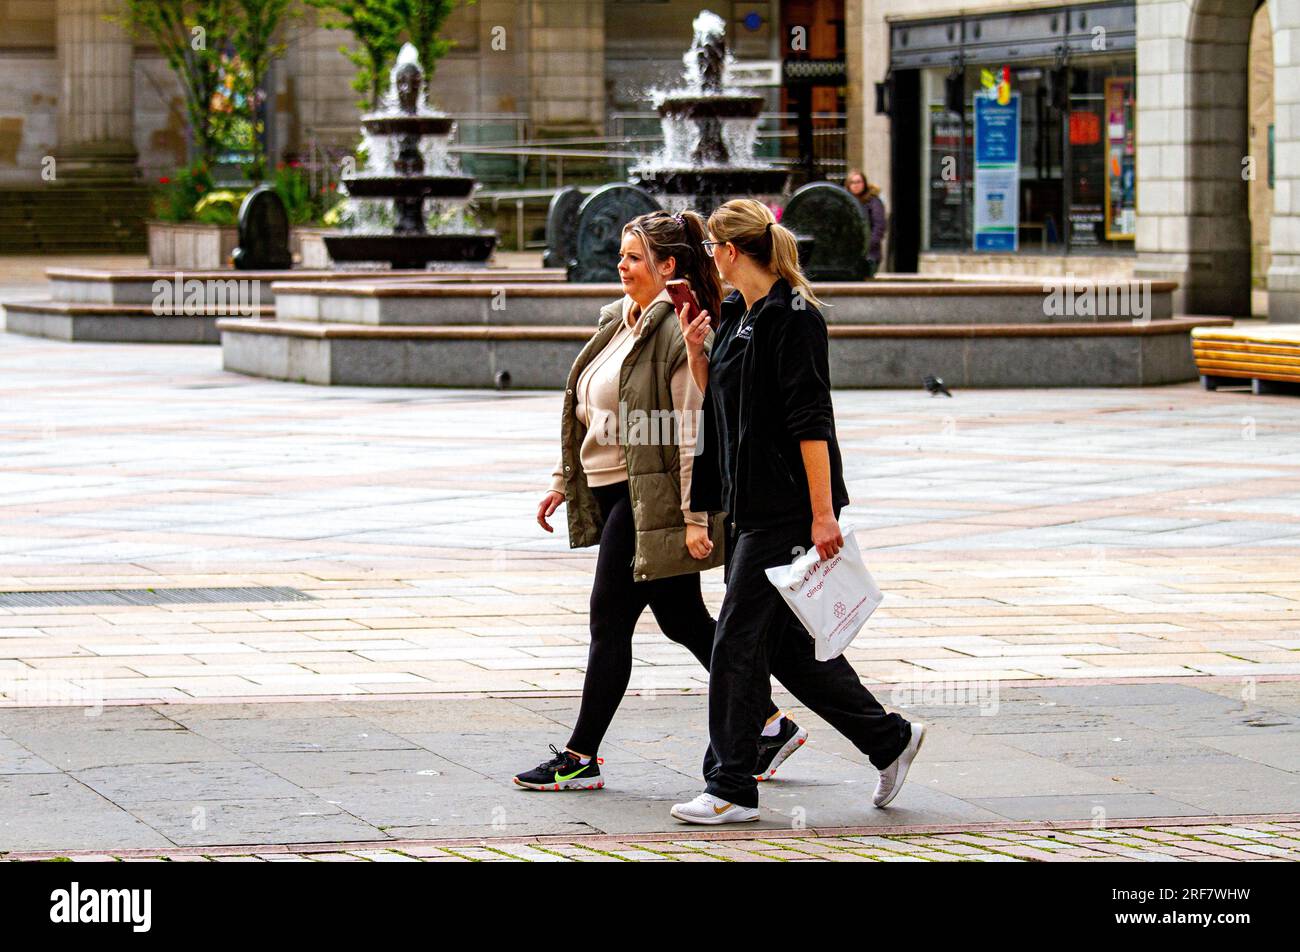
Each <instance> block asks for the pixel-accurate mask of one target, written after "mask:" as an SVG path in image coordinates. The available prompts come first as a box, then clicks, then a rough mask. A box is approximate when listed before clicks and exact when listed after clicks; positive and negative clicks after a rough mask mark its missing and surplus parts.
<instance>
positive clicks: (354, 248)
mask: <svg viewBox="0 0 1300 952" xmlns="http://www.w3.org/2000/svg"><path fill="white" fill-rule="evenodd" d="M496 244H497V236H496V232H492V231H480V232H471V233H469V234H424V235H357V234H352V235H345V234H339V235H326V236H325V247H326V248H327V249H329V253H330V257H331V258H333V259H334V260H335V261H343V262H358V261H387V262H391V264H392V266H393V267H394V268H400V269H407V268H410V269H422V268H425V267H428V265H429V262H431V261H449V262H459V263H466V262H478V263H481V262H485V261H487V259H488V258H490V257H492V252H493V250H494V249H495V248H496Z"/></svg>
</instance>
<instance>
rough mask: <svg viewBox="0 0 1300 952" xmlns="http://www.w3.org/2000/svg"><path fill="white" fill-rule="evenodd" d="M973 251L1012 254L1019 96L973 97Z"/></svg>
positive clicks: (1017, 184)
mask: <svg viewBox="0 0 1300 952" xmlns="http://www.w3.org/2000/svg"><path fill="white" fill-rule="evenodd" d="M974 98H975V250H976V251H1015V250H1016V249H1017V248H1018V247H1019V237H1018V229H1017V222H1019V220H1020V93H1010V94H1009V95H1008V96H1007V102H1006V104H1005V105H1003V104H1001V103H999V102H998V100H997V98H996V96H994V97H990V96H989V95H987V94H986V93H981V94H977V95H976V96H975V97H974Z"/></svg>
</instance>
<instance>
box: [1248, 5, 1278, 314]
mask: <svg viewBox="0 0 1300 952" xmlns="http://www.w3.org/2000/svg"><path fill="white" fill-rule="evenodd" d="M1275 2H1276V0H1275ZM1273 73H1274V68H1273V29H1272V24H1270V23H1269V19H1268V7H1267V6H1262V7H1260V8H1259V9H1258V10H1257V11H1256V12H1255V25H1254V27H1252V29H1251V31H1250V85H1249V86H1248V87H1247V95H1248V97H1249V106H1248V108H1249V111H1250V129H1249V133H1248V135H1249V139H1248V140H1247V141H1248V148H1249V150H1250V154H1251V155H1252V156H1254V157H1255V170H1256V172H1257V173H1258V174H1257V175H1256V176H1255V179H1254V181H1252V182H1251V183H1250V184H1249V185H1248V186H1247V188H1248V189H1249V192H1250V249H1251V255H1250V257H1251V261H1250V284H1251V287H1253V288H1263V287H1265V286H1266V285H1267V284H1268V266H1269V262H1270V260H1271V254H1270V252H1269V231H1270V229H1271V227H1272V221H1273V189H1270V188H1269V187H1268V127H1269V124H1270V123H1271V122H1273V99H1274V97H1273Z"/></svg>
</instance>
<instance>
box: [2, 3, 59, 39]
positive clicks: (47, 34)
mask: <svg viewBox="0 0 1300 952" xmlns="http://www.w3.org/2000/svg"><path fill="white" fill-rule="evenodd" d="M54 6H55V0H0V50H12V49H22V48H24V47H40V48H47V47H48V48H52V47H53V46H54V42H55V33H56V30H57V25H58V18H57V17H56V16H54Z"/></svg>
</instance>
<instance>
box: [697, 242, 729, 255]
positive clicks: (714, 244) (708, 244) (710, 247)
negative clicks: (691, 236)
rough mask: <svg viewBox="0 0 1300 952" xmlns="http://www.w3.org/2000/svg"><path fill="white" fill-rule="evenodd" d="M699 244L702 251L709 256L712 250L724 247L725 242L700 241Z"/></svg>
mask: <svg viewBox="0 0 1300 952" xmlns="http://www.w3.org/2000/svg"><path fill="white" fill-rule="evenodd" d="M700 244H702V245H703V246H704V250H705V251H706V252H708V253H709V254H713V249H714V248H716V247H717V246H718V245H725V244H726V242H725V241H702V242H700Z"/></svg>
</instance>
